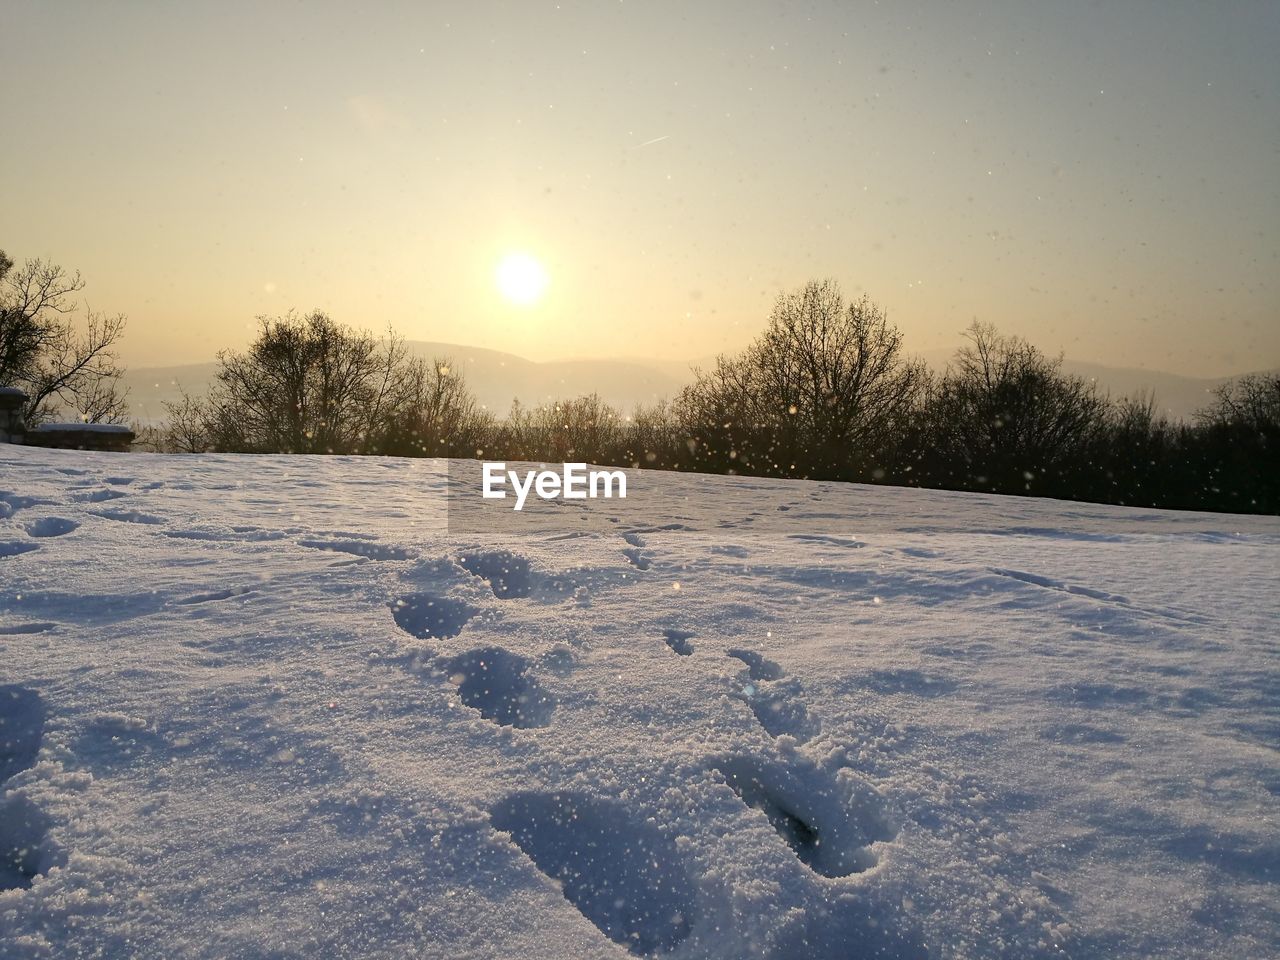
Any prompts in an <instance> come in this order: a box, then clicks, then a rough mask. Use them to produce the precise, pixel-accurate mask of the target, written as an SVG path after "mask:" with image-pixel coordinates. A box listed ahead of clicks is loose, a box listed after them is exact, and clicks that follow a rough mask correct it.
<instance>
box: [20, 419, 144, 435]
mask: <svg viewBox="0 0 1280 960" xmlns="http://www.w3.org/2000/svg"><path fill="white" fill-rule="evenodd" d="M81 430H83V431H86V432H88V433H132V432H133V428H132V427H130V426H129V425H128V424H127V423H81V422H79V421H75V422H72V423H42V424H40V426H38V427H36V428H35V430H33V431H32V432H33V433H62V432H65V431H73V432H75V431H81Z"/></svg>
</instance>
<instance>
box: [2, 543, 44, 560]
mask: <svg viewBox="0 0 1280 960" xmlns="http://www.w3.org/2000/svg"><path fill="white" fill-rule="evenodd" d="M39 549H40V545H39V544H36V543H22V542H20V541H18V540H0V559H3V558H5V557H16V556H18V555H19V554H23V553H30V552H31V551H32V550H39Z"/></svg>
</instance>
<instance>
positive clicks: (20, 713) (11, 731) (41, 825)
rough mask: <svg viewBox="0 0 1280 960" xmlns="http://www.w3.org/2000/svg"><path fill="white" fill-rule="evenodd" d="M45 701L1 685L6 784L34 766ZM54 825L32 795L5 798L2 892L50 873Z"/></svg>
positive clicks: (0, 806)
mask: <svg viewBox="0 0 1280 960" xmlns="http://www.w3.org/2000/svg"><path fill="white" fill-rule="evenodd" d="M44 718H45V710H44V701H43V700H41V699H40V695H39V694H38V693H36V692H35V691H34V690H29V689H27V688H26V687H22V686H18V685H16V684H14V685H9V686H0V787H2V786H3V784H4V783H5V781H7V780H8V779H9V778H10V777H13V776H15V775H16V774H19V773H21V772H22V771H23V770H26V769H27V768H29V767H31V766H33V765H34V764H35V762H36V755H37V754H39V752H40V741H41V739H42V738H43V736H44ZM47 827H48V824H47V822H46V820H45V818H44V817H43V815H41V814H40V812H39V810H37V809H36V807H35V805H34V804H32V803H31V801H30V800H28V799H27V798H26V797H24V796H21V795H19V794H10V795H7V796H5V797H3V799H0V891H3V890H14V889H22V888H24V887H29V886H31V881H32V880H33V879H35V877H37V876H39V875H40V874H41V873H43V872H44V869H45V866H46V865H45V864H44V863H43V862H42V861H43V859H44V858H43V855H42V854H43V851H42V846H43V841H44V834H45V831H46V830H47Z"/></svg>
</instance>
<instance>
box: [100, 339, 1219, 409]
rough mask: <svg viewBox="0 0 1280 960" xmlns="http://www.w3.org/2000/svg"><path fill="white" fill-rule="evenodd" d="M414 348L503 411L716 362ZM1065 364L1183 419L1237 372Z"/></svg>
mask: <svg viewBox="0 0 1280 960" xmlns="http://www.w3.org/2000/svg"><path fill="white" fill-rule="evenodd" d="M407 346H408V347H409V349H410V350H411V351H412V352H413V353H415V354H417V355H419V356H423V357H429V358H447V359H448V360H449V361H450V363H451V364H452V365H453V366H454V368H455V369H457V370H459V371H460V372H461V373H462V375H463V377H464V378H465V379H466V382H467V384H468V385H469V386H470V388H471V390H472V391H473V392H474V393H475V395H476V398H477V399H478V400H479V402H480V403H481V404H483V405H484V406H485V407H487V408H488V409H490V410H492V411H494V412H496V413H498V414H503V413H505V412H506V411H507V410H509V409H510V407H511V404H512V401H514V400H517V399H518V400H519V401H520V402H521V403H522V404H524V405H526V406H536V405H538V404H541V403H547V402H549V401H552V400H556V399H563V398H566V397H576V396H581V395H583V394H587V393H598V394H599V395H600V396H601V397H602V398H603V399H604V400H605V401H606V402H607V403H609V404H611V405H613V406H614V407H617V408H619V409H621V410H623V411H630V410H631V409H632V408H634V407H635V406H636V405H637V404H646V405H647V404H652V403H654V402H655V401H657V400H660V399H663V398H667V399H670V398H672V397H674V396H675V395H676V394H677V393H678V392H679V391H680V388H681V387H682V386H684V385H685V384H686V383H688V382H689V381H690V380H692V379H693V373H692V371H693V368H694V367H695V366H698V367H706V366H708V365H710V364H711V363H712V362H714V361H713V360H712V359H711V358H702V359H700V360H697V361H693V362H690V363H678V362H673V361H664V360H553V361H548V362H544V363H537V362H535V361H533V360H526V359H525V358H524V357H519V356H516V355H515V354H513V353H503V352H502V351H499V350H486V349H484V348H481V347H468V346H463V345H461V344H454V343H433V342H426V341H409V342H408V344H407ZM917 355H918V356H919V357H921V359H923V360H924V361H925V362H926V363H928V364H929V365H930V366H931V367H933V368H935V369H938V370H941V369H942V368H944V367H945V366H946V364H947V361H948V360H949V359H950V358H951V357H952V356H953V352H952V351H948V350H930V351H924V352H922V353H919V354H917ZM217 367H218V365H217V364H216V363H193V364H185V365H182V366H173V367H138V368H135V369H131V370H129V371H128V373H127V374H126V375H125V382H126V384H127V385H128V387H129V406H130V409H131V410H132V411H133V416H134V418H135V419H137V420H141V421H144V422H155V421H159V420H163V419H165V418H166V412H165V409H164V402H165V401H166V400H168V401H173V400H176V399H177V398H178V396H179V395H180V392H181V390H182V389H185V390H186V391H187V392H188V393H190V394H192V395H194V396H200V395H202V394H204V393H205V392H206V391H207V390H208V388H209V384H210V383H211V382H212V380H213V377H214V373H215V371H216V370H217ZM1063 367H1064V369H1065V370H1066V371H1067V372H1069V373H1073V374H1078V375H1080V376H1082V377H1086V378H1088V379H1092V380H1095V381H1096V382H1097V383H1098V386H1099V388H1101V389H1102V390H1104V391H1106V392H1109V393H1110V394H1111V395H1112V396H1116V397H1120V396H1131V395H1133V394H1136V393H1137V392H1138V391H1140V390H1145V391H1147V392H1149V393H1154V395H1155V398H1156V405H1157V407H1158V408H1159V409H1160V410H1162V411H1163V412H1165V413H1166V414H1167V415H1168V416H1170V417H1172V418H1175V419H1188V418H1190V417H1191V415H1192V414H1193V413H1194V412H1195V411H1196V410H1198V409H1200V408H1201V407H1203V406H1204V405H1205V404H1206V403H1208V402H1209V401H1210V400H1211V399H1212V391H1213V389H1214V387H1216V386H1218V385H1219V384H1221V383H1223V382H1224V381H1225V380H1227V379H1230V378H1226V377H1218V378H1198V377H1184V376H1180V375H1178V374H1174V373H1164V372H1162V371H1159V370H1142V369H1137V368H1130V367H1110V366H1106V365H1104V364H1100V363H1088V362H1083V361H1075V360H1067V361H1065V362H1064V364H1063Z"/></svg>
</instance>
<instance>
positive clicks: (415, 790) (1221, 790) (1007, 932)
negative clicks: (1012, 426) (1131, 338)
mask: <svg viewBox="0 0 1280 960" xmlns="http://www.w3.org/2000/svg"><path fill="white" fill-rule="evenodd" d="M444 483H445V473H444V467H443V465H442V464H441V463H439V462H436V461H406V460H392V459H374V458H370V459H354V458H340V457H333V458H306V457H292V458H290V457H231V456H203V457H180V456H174V457H159V456H151V455H144V454H135V455H128V456H124V455H111V454H102V453H83V452H75V451H58V450H43V449H34V448H26V447H0V956H2V957H4V958H5V960H10V958H14V960H17V958H28V957H40V958H55V957H56V958H64V957H66V958H81V957H83V958H87V957H111V958H114V957H120V958H125V957H163V958H185V957H246V958H247V957H255V958H256V957H273V958H292V957H335V958H336V957H350V958H356V957H359V958H369V957H386V958H400V957H407V956H413V957H439V958H457V957H462V958H489V960H498V958H509V957H522V958H564V957H575V958H577V957H583V958H615V960H616V958H622V957H627V956H654V957H669V958H675V960H686V958H735V960H737V958H761V960H788V958H817V960H834V958H858V957H879V958H886V960H892V958H898V960H907V958H915V957H926V956H928V957H937V958H960V957H1008V958H1041V957H1044V958H1049V957H1073V958H1090V957H1108V958H1115V957H1215V958H1216V957H1232V958H1234V957H1238V958H1256V957H1265V956H1277V955H1280V911H1278V910H1277V904H1280V883H1278V881H1280V829H1277V815H1278V810H1277V806H1278V804H1277V796H1278V795H1280V754H1278V753H1277V748H1278V747H1280V676H1277V652H1278V643H1280V641H1278V640H1277V634H1276V624H1277V613H1278V612H1280V599H1278V597H1280V591H1277V589H1276V587H1277V578H1276V570H1277V569H1278V568H1280V564H1278V563H1277V560H1278V559H1280V521H1278V520H1277V519H1275V518H1264V517H1241V516H1224V515H1213V514H1194V513H1181V514H1175V513H1167V512H1161V511H1156V510H1126V509H1123V508H1117V507H1100V506H1092V505H1086V504H1073V503H1062V502H1055V501H1048V500H1034V499H1011V498H998V497H987V496H981V495H972V494H955V493H942V492H931V491H920V490H902V489H895V488H887V487H879V488H873V487H863V486H855V485H840V484H822V483H802V482H787V481H768V480H756V479H745V478H724V477H720V478H710V477H700V476H695V475H675V474H664V475H659V476H656V477H653V478H650V479H649V480H648V482H647V484H646V486H645V489H646V491H648V492H647V493H646V496H648V497H653V491H654V490H657V491H660V492H661V493H663V494H664V496H662V497H657V498H653V499H652V500H645V501H643V502H630V503H629V512H628V517H634V516H635V515H636V511H639V512H640V513H641V514H647V520H646V522H644V523H643V524H637V523H633V522H631V520H630V519H628V520H627V522H625V523H624V522H623V521H622V520H621V519H619V522H618V523H617V524H616V525H615V529H613V530H611V531H609V532H607V533H580V534H575V535H566V534H565V531H564V529H563V527H559V528H553V527H551V526H548V527H547V528H546V529H542V528H539V527H537V526H536V525H534V526H532V527H528V528H522V532H521V533H519V534H518V535H517V534H514V533H513V534H512V535H510V536H505V537H500V536H487V537H479V536H471V537H468V536H465V535H461V534H458V533H456V532H455V533H454V534H453V535H450V534H449V532H448V530H447V528H446V516H445V507H444V502H443V490H444ZM695 508H696V509H695ZM568 509H570V508H565V509H564V510H552V511H548V514H549V515H550V514H554V515H557V516H559V517H560V518H561V519H563V517H564V516H565V515H566V513H565V510H568ZM572 509H576V508H572ZM619 516H620V517H621V514H619ZM553 519H554V518H553ZM549 523H550V521H549Z"/></svg>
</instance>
